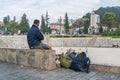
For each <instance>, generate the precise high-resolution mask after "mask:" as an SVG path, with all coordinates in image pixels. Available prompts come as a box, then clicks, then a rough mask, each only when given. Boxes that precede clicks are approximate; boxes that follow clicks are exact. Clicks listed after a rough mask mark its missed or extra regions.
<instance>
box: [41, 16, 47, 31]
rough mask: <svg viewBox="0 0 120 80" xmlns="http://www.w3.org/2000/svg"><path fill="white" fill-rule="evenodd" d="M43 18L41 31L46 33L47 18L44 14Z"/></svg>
mask: <svg viewBox="0 0 120 80" xmlns="http://www.w3.org/2000/svg"><path fill="white" fill-rule="evenodd" d="M41 18H42V20H41V31H42V32H43V33H45V32H46V25H45V19H44V17H43V16H42V17H41Z"/></svg>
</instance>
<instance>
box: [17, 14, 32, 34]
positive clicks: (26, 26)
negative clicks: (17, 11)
mask: <svg viewBox="0 0 120 80" xmlns="http://www.w3.org/2000/svg"><path fill="white" fill-rule="evenodd" d="M18 26H19V30H21V32H22V33H26V32H27V31H28V30H29V28H30V26H29V23H28V19H27V15H26V14H25V13H24V14H23V16H22V17H21V21H20V24H19V25H18Z"/></svg>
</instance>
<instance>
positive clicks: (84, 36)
mask: <svg viewBox="0 0 120 80" xmlns="http://www.w3.org/2000/svg"><path fill="white" fill-rule="evenodd" d="M50 37H51V38H89V37H93V36H92V35H87V36H86V35H80V36H72V35H64V36H62V35H51V36H50Z"/></svg>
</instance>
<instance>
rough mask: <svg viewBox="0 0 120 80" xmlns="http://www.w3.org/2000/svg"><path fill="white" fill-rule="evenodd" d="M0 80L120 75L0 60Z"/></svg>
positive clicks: (117, 78) (112, 79)
mask: <svg viewBox="0 0 120 80" xmlns="http://www.w3.org/2000/svg"><path fill="white" fill-rule="evenodd" d="M0 80H120V75H116V74H109V73H102V72H94V71H91V72H90V73H89V74H87V73H83V72H75V71H73V70H70V69H63V68H59V69H56V70H53V71H43V70H40V69H33V68H27V67H20V66H17V65H14V64H9V63H3V62H0Z"/></svg>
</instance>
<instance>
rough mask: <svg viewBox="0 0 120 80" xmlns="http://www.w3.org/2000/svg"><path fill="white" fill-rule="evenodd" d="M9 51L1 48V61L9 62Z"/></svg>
mask: <svg viewBox="0 0 120 80" xmlns="http://www.w3.org/2000/svg"><path fill="white" fill-rule="evenodd" d="M6 56H7V51H6V49H3V48H0V61H3V62H6V61H7V58H6Z"/></svg>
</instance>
